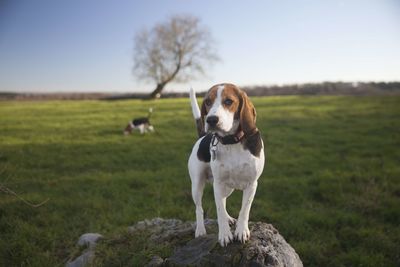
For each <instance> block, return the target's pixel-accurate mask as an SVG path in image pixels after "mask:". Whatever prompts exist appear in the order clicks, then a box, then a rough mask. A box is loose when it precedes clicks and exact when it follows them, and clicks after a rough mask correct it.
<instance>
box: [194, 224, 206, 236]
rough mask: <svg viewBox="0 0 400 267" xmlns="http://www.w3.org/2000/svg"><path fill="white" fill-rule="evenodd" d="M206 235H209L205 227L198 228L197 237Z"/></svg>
mask: <svg viewBox="0 0 400 267" xmlns="http://www.w3.org/2000/svg"><path fill="white" fill-rule="evenodd" d="M206 234H207V232H206V228H205V227H204V225H203V226H197V227H196V232H195V234H194V236H195V237H199V236H202V235H206Z"/></svg>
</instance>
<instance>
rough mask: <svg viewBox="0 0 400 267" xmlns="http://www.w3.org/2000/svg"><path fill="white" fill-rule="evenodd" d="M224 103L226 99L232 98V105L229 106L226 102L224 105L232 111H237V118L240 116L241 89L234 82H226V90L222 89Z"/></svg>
mask: <svg viewBox="0 0 400 267" xmlns="http://www.w3.org/2000/svg"><path fill="white" fill-rule="evenodd" d="M221 98H222V103H224V101H225V100H226V99H230V100H232V101H233V102H232V104H231V105H230V106H227V105H225V104H224V107H225V108H226V109H227V110H229V111H230V112H232V113H235V119H238V118H239V112H238V111H239V108H240V89H239V88H237V87H236V86H235V85H233V84H230V83H228V84H224V91H222V95H221Z"/></svg>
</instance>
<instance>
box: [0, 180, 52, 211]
mask: <svg viewBox="0 0 400 267" xmlns="http://www.w3.org/2000/svg"><path fill="white" fill-rule="evenodd" d="M0 191H1V192H3V193H6V194H11V195H13V196H15V197H17V198H18V199H20V200H21V201H22V202H24V203H25V204H27V205H29V206H31V207H33V208H38V207H40V206H42V205H44V204H45V203H46V202H47V201H49V200H50V198H48V199H46V200H45V201H43V202H41V203H39V204H33V203H32V202H29V201H27V200H25V199H24V198H22V197H21V196H19V195H18V194H17V193H15V192H14V191H12V190H11V189H10V188H8V187H6V186H4V185H2V184H0Z"/></svg>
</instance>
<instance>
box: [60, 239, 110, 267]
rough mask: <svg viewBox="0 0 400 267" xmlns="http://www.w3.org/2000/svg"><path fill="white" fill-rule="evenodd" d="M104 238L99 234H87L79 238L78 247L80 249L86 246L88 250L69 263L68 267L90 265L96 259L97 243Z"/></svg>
mask: <svg viewBox="0 0 400 267" xmlns="http://www.w3.org/2000/svg"><path fill="white" fill-rule="evenodd" d="M102 237H103V236H102V235H101V234H97V233H86V234H83V235H81V236H80V237H79V240H78V242H77V245H78V246H79V247H84V246H86V247H87V249H86V250H85V251H84V252H83V253H82V255H80V256H79V257H77V258H75V259H74V260H71V261H68V262H67V265H66V266H67V267H81V266H86V265H88V264H89V263H90V262H91V261H92V260H93V258H94V249H95V247H96V242H97V241H98V240H99V239H101V238H102Z"/></svg>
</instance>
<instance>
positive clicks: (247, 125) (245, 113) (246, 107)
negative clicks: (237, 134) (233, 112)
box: [239, 91, 257, 135]
mask: <svg viewBox="0 0 400 267" xmlns="http://www.w3.org/2000/svg"><path fill="white" fill-rule="evenodd" d="M240 97H241V107H240V119H239V122H240V127H241V128H242V131H243V132H244V134H245V135H252V134H253V133H254V132H255V131H256V130H257V127H256V116H257V114H256V109H255V108H254V106H253V104H252V103H251V101H250V99H249V97H248V96H247V94H246V93H245V92H243V91H241V92H240Z"/></svg>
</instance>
